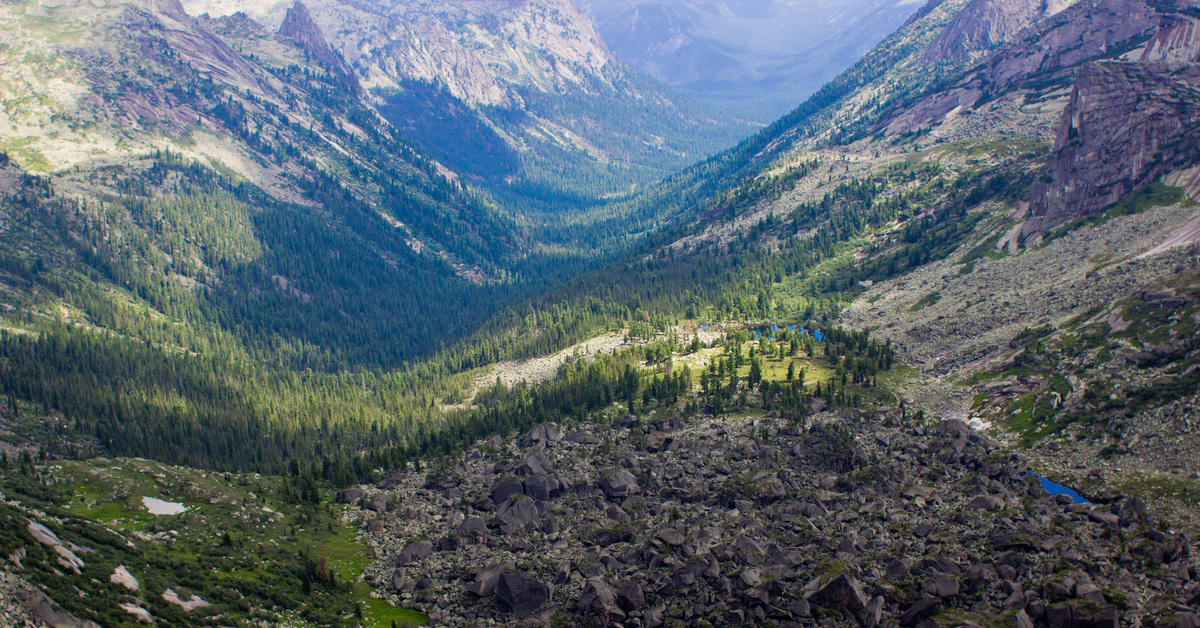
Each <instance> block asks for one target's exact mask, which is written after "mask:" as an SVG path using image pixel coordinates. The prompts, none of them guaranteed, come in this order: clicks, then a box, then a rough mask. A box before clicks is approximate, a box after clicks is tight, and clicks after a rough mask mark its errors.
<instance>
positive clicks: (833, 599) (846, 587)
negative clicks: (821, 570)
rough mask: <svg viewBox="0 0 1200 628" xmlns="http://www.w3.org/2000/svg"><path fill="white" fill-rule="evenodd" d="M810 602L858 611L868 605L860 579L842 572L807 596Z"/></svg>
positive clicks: (827, 606) (852, 611)
mask: <svg viewBox="0 0 1200 628" xmlns="http://www.w3.org/2000/svg"><path fill="white" fill-rule="evenodd" d="M805 599H807V600H808V601H809V602H811V603H813V604H816V605H817V606H824V607H826V608H833V609H841V608H844V609H846V610H849V611H850V612H851V613H857V612H858V611H861V610H862V609H864V608H866V606H867V596H866V595H864V594H863V590H862V587H861V586H859V584H858V581H857V580H855V579H854V576H851V575H850V574H848V573H844V572H843V573H841V574H839V575H838V576H837V577H835V578H833V579H831V580H830V581H829V582H826V583H825V585H824V586H822V587H821V588H819V589H817V590H816V591H815V592H813V593H812V594H810V595H807V596H805Z"/></svg>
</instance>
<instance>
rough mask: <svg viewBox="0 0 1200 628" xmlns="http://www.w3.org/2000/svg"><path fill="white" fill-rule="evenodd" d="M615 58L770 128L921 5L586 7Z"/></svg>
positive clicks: (900, 0)
mask: <svg viewBox="0 0 1200 628" xmlns="http://www.w3.org/2000/svg"><path fill="white" fill-rule="evenodd" d="M580 4H581V6H583V7H584V8H585V9H586V10H587V12H588V13H589V14H590V15H592V16H593V18H594V19H595V21H596V24H597V29H598V30H599V31H600V33H601V35H603V36H604V40H605V41H606V42H608V45H609V47H610V48H612V50H613V51H614V52H616V53H617V54H618V55H619V56H620V57H621V58H622V59H624V60H625V61H626V62H628V63H629V64H631V65H633V66H634V67H636V68H639V69H641V70H643V71H645V72H647V73H649V74H650V75H652V76H654V77H655V78H657V79H659V80H661V81H663V82H664V83H666V84H668V85H671V86H674V87H677V88H679V89H682V90H685V91H687V92H688V93H690V94H692V95H694V96H696V97H697V98H700V99H702V100H704V101H705V102H710V103H713V104H716V105H719V106H721V107H722V108H723V109H725V110H726V111H730V112H733V113H736V114H738V115H745V116H748V117H752V118H754V119H756V120H758V121H760V122H764V123H765V122H768V121H770V120H771V119H774V118H775V117H778V116H779V115H781V114H783V113H784V112H786V111H789V110H791V109H792V108H793V107H795V106H796V103H798V102H800V101H801V100H803V99H804V98H805V97H807V96H808V95H809V94H811V93H813V92H815V91H816V90H817V89H818V88H820V87H821V86H822V85H824V84H825V83H826V82H827V81H829V80H830V79H832V78H833V77H835V76H837V75H838V74H839V73H841V71H842V70H844V69H845V68H847V67H849V65H850V64H852V63H853V62H854V61H856V60H857V59H858V58H859V57H860V56H862V55H863V54H864V53H865V52H867V51H868V50H870V49H871V48H872V47H874V46H875V44H877V43H878V42H879V41H880V40H882V39H883V38H884V37H886V36H887V35H888V34H890V33H891V32H892V31H894V30H895V29H896V28H897V27H899V26H900V25H901V24H903V23H904V22H905V20H907V19H908V17H909V16H910V15H911V14H912V13H913V12H914V11H916V10H917V8H918V7H919V6H920V2H919V0H848V1H829V0H802V1H798V2H797V1H791V2H788V1H784V0H747V1H734V2H720V1H716V2H712V1H707V0H701V1H689V0H649V1H647V0H617V1H607V0H581V2H580Z"/></svg>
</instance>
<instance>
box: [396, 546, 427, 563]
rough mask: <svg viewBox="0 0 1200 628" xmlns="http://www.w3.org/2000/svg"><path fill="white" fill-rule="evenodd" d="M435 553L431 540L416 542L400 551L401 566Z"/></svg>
mask: <svg viewBox="0 0 1200 628" xmlns="http://www.w3.org/2000/svg"><path fill="white" fill-rule="evenodd" d="M432 553H433V542H432V541H429V540H425V541H415V542H413V543H409V544H408V545H405V546H404V549H402V550H400V558H399V564H401V565H407V564H409V563H411V562H412V561H414V560H417V559H418V558H424V557H426V556H428V555H430V554H432Z"/></svg>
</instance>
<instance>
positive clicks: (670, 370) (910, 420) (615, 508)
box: [0, 0, 1200, 628]
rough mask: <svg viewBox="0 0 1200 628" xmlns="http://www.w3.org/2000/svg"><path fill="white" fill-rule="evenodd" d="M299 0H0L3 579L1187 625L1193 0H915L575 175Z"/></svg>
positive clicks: (64, 609)
mask: <svg viewBox="0 0 1200 628" xmlns="http://www.w3.org/2000/svg"><path fill="white" fill-rule="evenodd" d="M522 6H525V5H522ZM290 8H291V9H292V13H291V17H290V18H285V15H284V13H286V12H281V13H280V14H279V23H280V24H283V20H284V19H287V20H288V21H289V22H288V24H289V26H288V27H287V28H286V29H284V30H285V33H284V34H280V33H278V32H276V31H275V27H274V26H270V25H268V26H266V27H264V26H263V25H262V24H263V22H260V21H258V20H252V19H250V18H248V17H246V16H243V15H229V16H226V17H216V18H213V17H203V16H201V17H197V18H191V17H188V16H186V15H183V14H182V13H180V11H179V10H178V7H176V6H147V5H141V4H123V5H106V6H104V7H95V6H92V5H91V4H79V5H63V6H58V7H45V6H43V5H34V4H32V3H26V4H19V5H13V4H9V5H4V6H2V7H0V25H3V27H4V28H5V29H6V30H5V31H4V32H5V37H4V40H3V41H4V48H3V49H0V54H4V55H6V56H5V57H4V58H3V59H0V61H3V63H4V65H0V72H3V73H4V80H5V81H6V82H5V84H6V85H10V84H16V85H18V86H19V87H20V88H21V91H19V92H14V93H29V94H33V95H35V96H36V97H30V98H25V99H7V100H6V103H5V104H6V107H5V109H4V114H3V115H5V116H8V117H6V118H5V119H4V121H6V122H8V124H9V127H8V128H9V129H13V130H10V131H7V133H8V134H7V135H4V136H3V137H4V138H5V140H4V141H5V142H6V144H5V150H6V152H7V154H6V156H5V157H3V158H0V194H2V198H0V303H2V304H3V305H2V306H0V310H2V311H0V374H2V377H0V393H2V394H0V421H2V422H3V430H0V490H2V492H3V493H4V496H5V499H4V500H3V502H4V503H3V504H0V510H2V511H3V512H0V556H4V557H5V560H4V561H3V564H2V565H0V571H3V572H4V574H3V578H0V608H2V609H3V610H4V612H6V613H8V614H9V616H10V617H14V618H18V619H19V620H25V621H29V622H30V623H33V622H42V623H50V624H53V625H68V624H70V625H85V626H86V625H89V624H88V623H87V622H93V623H95V624H97V625H101V624H102V625H106V626H107V625H118V626H120V625H134V623H135V622H141V623H145V622H146V621H155V622H158V623H160V624H163V625H167V624H170V625H180V626H208V625H214V624H221V625H232V624H247V625H249V624H253V625H260V624H261V623H263V622H266V623H275V624H285V625H313V626H330V627H334V626H348V625H358V624H362V625H374V626H384V627H386V626H388V625H391V624H392V623H393V622H394V623H395V624H396V625H422V624H425V623H444V624H448V625H476V624H506V625H597V626H612V625H643V626H663V625H691V624H694V625H698V626H702V625H770V624H775V625H781V626H782V625H809V624H816V623H820V624H822V625H833V626H843V627H847V628H849V627H861V626H891V625H900V626H923V627H930V626H946V627H947V628H949V627H951V626H974V625H981V626H987V625H1000V624H1003V625H1015V626H1023V627H1033V628H1049V627H1051V626H1095V625H1105V626H1115V625H1142V626H1171V627H1174V628H1179V627H1182V626H1194V625H1197V624H1198V623H1200V595H1198V594H1200V588H1198V586H1197V581H1196V578H1195V567H1196V559H1195V557H1196V556H1197V555H1200V554H1198V552H1200V544H1198V543H1197V540H1196V539H1197V538H1198V537H1197V536H1196V535H1195V532H1196V524H1195V522H1196V521H1198V520H1200V501H1198V500H1197V495H1200V482H1198V480H1197V477H1196V475H1195V469H1196V468H1197V465H1200V459H1198V458H1197V452H1200V430H1197V410H1196V409H1197V408H1200V396H1198V395H1197V390H1200V343H1198V342H1197V334H1196V330H1197V326H1198V324H1200V255H1198V253H1200V203H1197V202H1196V198H1195V190H1196V187H1197V186H1196V176H1197V175H1196V172H1197V170H1198V169H1200V155H1198V154H1197V153H1196V151H1195V146H1196V138H1195V132H1196V124H1195V111H1194V102H1195V101H1196V98H1195V86H1196V67H1197V50H1200V48H1198V47H1197V45H1196V42H1195V38H1194V33H1195V19H1196V16H1197V15H1198V12H1197V5H1196V3H1195V2H1194V0H1174V1H1170V2H1161V1H1157V0H1155V1H1154V2H1149V1H1145V0H1079V1H1077V2H1074V3H1070V4H1067V3H1061V4H1055V3H1037V2H1030V3H1024V2H1008V3H1002V2H997V1H996V0H940V1H938V0H934V1H931V2H929V3H927V4H926V5H924V6H923V7H922V8H921V9H919V10H918V11H917V12H916V13H914V14H913V16H912V17H911V18H910V19H909V20H908V21H907V22H906V23H905V24H904V25H903V26H901V27H900V28H899V29H898V30H897V31H896V32H894V33H893V34H892V35H890V36H888V37H887V38H885V39H884V40H883V41H882V42H880V44H879V45H878V46H876V47H875V48H873V49H872V50H871V51H870V52H868V53H867V54H866V55H865V56H864V57H863V58H862V59H860V60H859V61H857V62H855V63H854V64H853V65H851V66H850V67H849V68H848V69H847V70H846V71H845V72H843V73H842V74H840V75H838V76H837V77H836V78H835V79H833V80H832V81H830V82H829V83H828V84H826V85H825V86H823V87H822V88H821V89H820V90H818V91H817V92H816V93H815V94H813V95H812V96H811V97H809V98H808V99H806V100H805V101H803V102H802V103H801V104H800V105H799V106H798V107H796V108H795V109H793V110H792V111H791V112H790V113H788V114H786V115H784V116H783V117H781V118H780V119H778V120H777V121H775V122H774V123H772V124H770V125H768V126H766V127H764V128H763V129H762V130H761V131H759V132H758V133H756V134H755V135H754V136H752V137H750V138H747V139H746V140H744V141H743V142H742V143H740V144H738V145H737V146H735V147H733V148H731V149H729V150H727V151H723V152H721V153H718V154H716V155H713V156H711V157H709V158H707V159H704V160H703V161H700V162H698V163H696V164H694V165H693V166H691V167H689V168H687V169H685V170H683V171H680V172H678V173H675V174H672V175H671V176H669V177H666V178H665V179H663V180H661V181H659V182H658V183H656V184H654V185H652V186H647V188H646V189H645V190H643V191H642V192H641V193H639V194H633V195H621V196H615V197H611V198H607V199H597V198H596V197H594V196H587V195H579V196H576V197H568V196H566V195H560V196H559V197H558V198H557V199H556V203H557V204H555V205H553V207H554V208H556V209H557V211H550V210H547V211H539V210H538V208H536V207H534V208H533V209H530V207H533V206H532V204H531V205H529V206H520V205H514V207H517V209H511V208H510V206H509V205H507V204H506V203H507V202H508V201H509V200H512V199H516V198H518V196H517V194H515V193H514V190H515V187H516V186H513V188H511V189H508V191H507V192H506V191H505V190H506V188H504V187H503V186H502V185H497V184H496V183H494V182H491V181H487V180H485V178H484V177H478V179H476V178H472V177H470V176H465V175H464V176H456V174H455V173H454V171H453V170H452V169H450V168H448V167H447V166H446V165H445V164H444V163H442V161H441V160H439V159H436V158H434V157H431V156H429V155H428V154H427V153H425V152H424V150H423V149H422V148H421V147H420V145H419V143H417V142H413V141H412V140H410V139H409V138H408V137H407V136H406V135H405V134H404V133H401V132H399V131H397V129H396V126H394V125H390V124H387V123H386V120H385V119H382V118H383V116H382V115H375V114H376V112H378V111H380V110H382V109H383V105H381V104H380V101H376V100H374V99H375V98H376V97H378V96H379V94H372V93H370V89H371V88H370V87H369V86H370V83H369V81H367V80H366V79H365V78H364V75H363V74H362V73H361V71H360V69H359V68H358V67H357V66H356V65H355V62H354V61H353V60H352V59H351V58H350V57H349V56H347V55H346V54H345V52H344V51H342V50H341V49H340V48H339V47H338V46H337V45H336V44H335V45H332V46H331V47H330V48H331V49H333V50H334V51H335V56H338V57H342V58H343V59H344V60H346V65H347V66H349V67H350V68H351V69H352V71H353V72H354V75H355V77H356V79H357V80H358V86H359V87H361V88H362V91H359V89H358V88H356V86H355V82H354V81H351V80H349V78H348V76H347V75H346V73H345V71H344V69H342V68H341V66H340V65H339V64H338V63H337V62H336V59H334V58H331V57H326V55H325V52H326V51H327V50H329V49H330V48H327V47H325V46H322V45H320V44H321V41H320V40H319V39H318V38H316V37H315V33H316V32H317V31H322V32H324V31H323V27H320V26H318V27H317V28H315V29H314V28H313V27H312V24H320V23H321V18H320V15H319V11H318V10H317V9H315V8H312V7H309V8H310V11H309V15H310V17H311V19H309V20H306V19H304V12H303V11H301V10H300V8H299V7H296V6H292V7H290ZM97 33H98V35H97ZM285 35H286V36H285ZM14 42H15V43H14ZM147 51H148V52H147ZM52 53H53V54H52ZM59 57H66V58H65V59H62V58H59ZM321 57H326V58H325V60H324V61H322V60H320V58H321ZM74 59H85V60H87V61H88V63H86V64H85V63H82V62H78V63H77V62H75V61H74ZM430 89H431V90H433V89H434V88H432V87H431V88H430ZM364 92H365V95H364ZM430 93H431V94H432V91H431V92H430ZM518 93H519V94H520V95H521V97H522V98H525V99H526V105H527V106H528V104H529V100H528V94H530V93H533V92H530V91H524V92H521V91H520V90H518ZM431 98H432V97H430V98H426V97H421V98H416V97H413V102H435V101H434V100H431ZM10 101H11V104H10ZM436 102H440V101H436ZM455 102H458V103H462V105H461V106H462V107H465V108H466V109H462V110H455V111H461V113H462V115H463V116H471V115H476V114H475V113H473V112H475V111H476V110H475V109H472V108H471V106H469V105H468V104H467V103H466V102H465V101H463V100H461V99H458V100H456V101H455ZM64 103H66V104H64ZM162 103H168V104H169V105H170V106H167V105H163V104H162ZM67 105H71V106H67ZM50 112H53V113H50ZM192 115H194V116H195V117H190V116H192ZM285 117H286V118H287V120H285V119H284V118H285ZM293 117H294V118H296V120H297V121H296V122H295V123H292V122H291V120H292V118H293ZM474 119H475V120H478V121H480V122H479V123H480V124H485V122H484V121H483V120H482V118H478V117H476V118H474ZM485 125H486V124H485ZM3 129H4V125H3V124H0V131H2V130H3ZM206 134H211V135H213V136H214V137H215V139H205V138H206ZM463 137H464V141H467V140H469V139H470V138H471V137H473V136H471V135H464V136H463ZM73 143H78V144H81V145H84V146H86V147H87V150H79V151H74V152H72V151H69V150H67V149H66V148H69V147H70V146H71V145H72V144H73ZM167 149H170V150H169V151H168V150H167ZM104 150H107V151H108V152H107V153H104V152H102V151H104ZM233 156H243V158H242V159H241V160H240V161H239V160H235V159H233ZM68 158H70V159H72V160H73V161H66V160H67V159H68ZM218 159H220V160H221V161H218ZM264 172H266V173H278V174H277V175H275V176H273V177H267V176H265V175H264V174H263V173H264ZM585 172H590V171H585ZM476 176H478V175H476ZM478 180H483V182H482V183H477V181H478ZM526 191H528V190H526ZM560 191H561V190H560ZM548 206H549V204H548ZM542 209H545V208H544V207H543V208H542ZM581 252H588V253H590V254H591V256H590V257H586V258H585V259H586V260H588V262H589V263H584V262H581V261H580V259H581V257H582V255H581Z"/></svg>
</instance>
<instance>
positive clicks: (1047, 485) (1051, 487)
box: [1033, 473, 1092, 504]
mask: <svg viewBox="0 0 1200 628" xmlns="http://www.w3.org/2000/svg"><path fill="white" fill-rule="evenodd" d="M1033 475H1034V476H1035V477H1037V479H1039V480H1041V482H1042V489H1044V490H1045V491H1046V492H1047V493H1050V494H1051V495H1070V496H1071V499H1073V500H1075V503H1076V504H1090V503H1092V502H1090V501H1088V500H1087V499H1086V498H1085V497H1084V496H1082V495H1080V494H1079V493H1078V492H1077V491H1076V490H1075V489H1073V488H1067V487H1066V486H1063V485H1062V484H1059V483H1058V482H1051V481H1050V480H1047V479H1046V478H1044V477H1042V476H1040V475H1038V474H1036V473H1034V474H1033Z"/></svg>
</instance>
